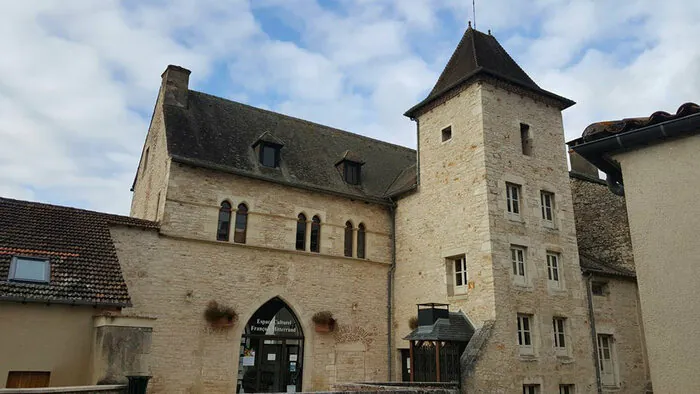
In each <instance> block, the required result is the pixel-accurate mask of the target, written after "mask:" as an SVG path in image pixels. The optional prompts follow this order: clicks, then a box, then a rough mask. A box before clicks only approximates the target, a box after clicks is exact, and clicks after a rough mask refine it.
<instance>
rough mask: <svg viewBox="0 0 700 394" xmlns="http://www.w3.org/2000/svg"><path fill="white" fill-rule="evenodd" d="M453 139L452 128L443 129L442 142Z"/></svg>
mask: <svg viewBox="0 0 700 394" xmlns="http://www.w3.org/2000/svg"><path fill="white" fill-rule="evenodd" d="M451 138H452V126H447V127H445V128H444V129H442V142H445V141H448V140H450V139H451Z"/></svg>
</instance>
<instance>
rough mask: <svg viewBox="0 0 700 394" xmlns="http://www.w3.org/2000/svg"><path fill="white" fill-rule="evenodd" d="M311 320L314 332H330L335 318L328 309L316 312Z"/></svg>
mask: <svg viewBox="0 0 700 394" xmlns="http://www.w3.org/2000/svg"><path fill="white" fill-rule="evenodd" d="M311 320H313V322H314V324H315V325H316V332H331V331H333V329H335V319H334V318H333V313H331V312H330V311H320V312H316V313H315V314H314V315H313V317H312V318H311Z"/></svg>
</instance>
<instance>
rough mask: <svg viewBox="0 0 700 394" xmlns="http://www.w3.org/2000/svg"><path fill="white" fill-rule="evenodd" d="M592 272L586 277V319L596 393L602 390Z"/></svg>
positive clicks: (599, 393)
mask: <svg viewBox="0 0 700 394" xmlns="http://www.w3.org/2000/svg"><path fill="white" fill-rule="evenodd" d="M592 279H593V274H592V273H590V272H589V273H588V276H587V277H586V294H587V295H588V320H589V321H590V322H591V340H592V341H593V361H595V380H596V386H597V391H598V394H601V393H602V392H603V386H602V384H601V383H602V382H601V381H600V361H599V360H598V337H597V335H596V329H595V314H594V313H593V294H592V293H591V282H592Z"/></svg>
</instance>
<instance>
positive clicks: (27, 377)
mask: <svg viewBox="0 0 700 394" xmlns="http://www.w3.org/2000/svg"><path fill="white" fill-rule="evenodd" d="M50 380H51V372H44V371H41V372H40V371H10V372H9V373H8V374H7V382H6V384H5V387H6V388H8V389H28V388H38V387H49V381H50Z"/></svg>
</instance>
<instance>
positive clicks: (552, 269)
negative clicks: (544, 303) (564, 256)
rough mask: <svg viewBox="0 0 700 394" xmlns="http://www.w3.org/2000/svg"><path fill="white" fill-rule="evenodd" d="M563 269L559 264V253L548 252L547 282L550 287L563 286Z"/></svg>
mask: <svg viewBox="0 0 700 394" xmlns="http://www.w3.org/2000/svg"><path fill="white" fill-rule="evenodd" d="M560 276H561V270H560V265H559V253H554V252H547V282H548V283H549V287H553V288H556V289H558V288H560V287H561V278H560Z"/></svg>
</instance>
